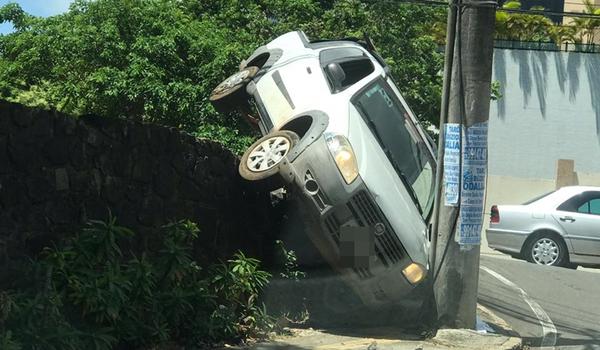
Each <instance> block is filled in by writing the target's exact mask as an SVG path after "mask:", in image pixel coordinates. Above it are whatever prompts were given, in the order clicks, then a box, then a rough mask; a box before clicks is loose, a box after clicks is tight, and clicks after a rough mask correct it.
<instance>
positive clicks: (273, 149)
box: [239, 130, 299, 188]
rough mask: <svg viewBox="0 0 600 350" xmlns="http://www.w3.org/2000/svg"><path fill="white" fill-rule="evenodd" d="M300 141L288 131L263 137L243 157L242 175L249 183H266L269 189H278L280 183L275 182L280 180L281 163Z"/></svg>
mask: <svg viewBox="0 0 600 350" xmlns="http://www.w3.org/2000/svg"><path fill="white" fill-rule="evenodd" d="M298 140H299V137H298V135H297V134H296V133H295V132H292V131H287V130H283V131H275V132H272V133H270V134H268V135H265V136H263V137H262V138H261V139H259V140H258V141H256V142H255V143H254V144H252V146H250V147H249V148H248V149H247V150H246V152H245V153H244V155H243V156H242V159H241V161H240V166H239V172H240V175H241V176H242V177H243V178H244V179H246V180H248V181H254V182H261V183H265V182H266V183H267V184H269V185H270V186H269V187H271V188H277V185H279V183H277V184H276V183H275V182H276V180H279V179H280V176H278V175H279V166H280V164H281V161H282V160H283V159H284V158H285V156H287V155H288V153H289V152H290V151H291V150H292V148H293V147H294V146H295V145H296V143H298ZM275 175H277V176H275ZM276 177H277V179H275V178H276ZM267 180H270V181H267Z"/></svg>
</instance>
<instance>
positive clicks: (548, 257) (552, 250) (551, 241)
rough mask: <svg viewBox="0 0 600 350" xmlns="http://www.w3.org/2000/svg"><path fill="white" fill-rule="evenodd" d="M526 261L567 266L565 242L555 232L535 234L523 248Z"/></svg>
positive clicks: (567, 257) (567, 258)
mask: <svg viewBox="0 0 600 350" xmlns="http://www.w3.org/2000/svg"><path fill="white" fill-rule="evenodd" d="M525 254H526V258H527V261H529V262H531V263H534V264H537V265H546V266H562V267H566V266H569V265H570V263H569V256H568V252H567V246H566V244H565V242H564V241H563V240H562V239H561V238H560V237H559V236H558V235H556V234H553V233H547V232H543V233H541V234H539V235H536V236H535V237H534V238H533V239H531V241H530V242H529V244H528V245H527V249H526V250H525Z"/></svg>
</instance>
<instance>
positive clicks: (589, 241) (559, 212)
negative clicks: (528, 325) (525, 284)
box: [486, 186, 600, 268]
mask: <svg viewBox="0 0 600 350" xmlns="http://www.w3.org/2000/svg"><path fill="white" fill-rule="evenodd" d="M486 233H487V240H488V246H489V247H490V248H492V249H495V250H498V251H501V252H504V253H508V254H510V255H512V256H513V257H515V258H519V259H525V260H527V261H530V262H532V263H536V264H540V265H549V266H564V267H571V268H574V267H577V266H578V265H581V266H594V267H599V266H600V187H586V186H569V187H563V188H561V189H559V190H556V191H554V192H550V193H547V194H544V195H542V196H540V197H537V198H534V199H532V200H530V201H528V202H527V203H524V204H522V205H493V206H492V208H491V217H490V227H489V229H488V230H487V231H486Z"/></svg>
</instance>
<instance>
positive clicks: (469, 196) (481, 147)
mask: <svg viewBox="0 0 600 350" xmlns="http://www.w3.org/2000/svg"><path fill="white" fill-rule="evenodd" d="M487 133H488V123H487V122H484V123H478V124H475V125H472V126H470V127H468V128H466V130H465V132H464V133H463V138H462V150H463V152H462V171H461V179H462V182H461V191H460V221H459V225H460V226H459V230H458V243H459V244H461V245H469V244H471V245H476V244H480V243H481V229H482V225H483V206H484V200H485V179H486V171H487Z"/></svg>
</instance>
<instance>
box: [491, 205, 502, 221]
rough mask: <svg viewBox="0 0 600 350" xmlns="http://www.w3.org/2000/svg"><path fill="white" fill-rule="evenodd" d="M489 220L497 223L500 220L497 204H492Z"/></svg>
mask: <svg viewBox="0 0 600 350" xmlns="http://www.w3.org/2000/svg"><path fill="white" fill-rule="evenodd" d="M490 222H491V223H493V224H497V223H499V222H500V212H499V211H498V206H497V205H492V212H491V214H490Z"/></svg>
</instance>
